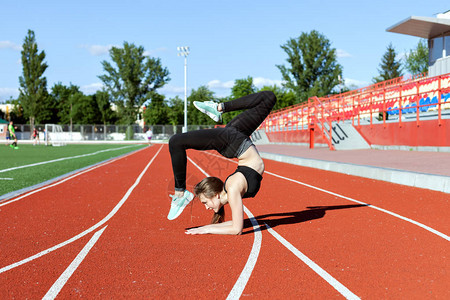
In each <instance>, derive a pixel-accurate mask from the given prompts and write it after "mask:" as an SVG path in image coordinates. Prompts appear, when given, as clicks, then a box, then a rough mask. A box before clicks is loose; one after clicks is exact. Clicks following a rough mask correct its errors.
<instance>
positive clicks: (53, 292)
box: [42, 226, 108, 300]
mask: <svg viewBox="0 0 450 300" xmlns="http://www.w3.org/2000/svg"><path fill="white" fill-rule="evenodd" d="M106 227H108V226H105V227H103V228H102V229H100V230H99V231H97V232H96V233H95V234H94V235H93V236H92V238H91V239H90V240H89V242H88V243H87V244H86V245H85V246H84V248H83V249H82V250H81V252H80V253H78V255H77V257H75V259H74V260H73V261H72V263H71V264H70V265H69V266H68V267H67V269H66V270H65V271H64V272H63V273H62V274H61V276H59V278H58V280H56V281H55V283H54V284H53V285H52V287H51V288H50V289H49V290H48V292H47V294H45V296H44V297H43V298H42V299H45V300H53V299H55V298H56V296H57V295H58V294H59V292H60V291H61V290H62V288H63V287H64V285H65V284H66V282H67V281H68V280H69V278H70V277H71V276H72V274H73V273H74V272H75V271H76V269H77V268H78V267H79V266H80V264H81V263H82V262H83V260H84V258H85V257H86V255H88V253H89V251H90V250H91V249H92V247H94V245H95V243H96V242H97V241H98V239H99V238H100V236H101V235H102V233H103V231H105V229H106Z"/></svg>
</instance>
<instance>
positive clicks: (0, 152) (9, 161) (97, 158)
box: [0, 144, 146, 197]
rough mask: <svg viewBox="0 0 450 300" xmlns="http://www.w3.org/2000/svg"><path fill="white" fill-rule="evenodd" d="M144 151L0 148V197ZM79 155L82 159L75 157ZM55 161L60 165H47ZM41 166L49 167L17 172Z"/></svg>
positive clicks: (102, 147)
mask: <svg viewBox="0 0 450 300" xmlns="http://www.w3.org/2000/svg"><path fill="white" fill-rule="evenodd" d="M143 147H146V145H116V144H114V145H110V144H99V145H67V146H62V147H52V146H43V145H39V146H33V145H20V144H19V149H17V150H15V149H12V148H10V147H9V146H6V145H0V197H1V196H2V195H4V194H7V193H10V192H13V191H17V190H20V189H23V188H26V187H29V186H33V185H35V184H38V183H41V182H45V181H47V180H50V179H52V178H55V177H58V176H61V175H64V174H67V173H69V172H72V171H75V170H78V169H81V168H84V167H87V166H91V165H93V164H96V163H99V162H101V161H104V160H107V159H110V158H113V157H117V156H120V155H123V154H126V153H129V152H132V151H135V150H138V149H141V148H143ZM80 155H84V156H83V157H77V156H80ZM57 159H61V161H55V162H50V161H52V160H57ZM41 162H48V163H45V164H41V165H36V166H27V167H23V168H18V167H21V166H26V165H31V164H36V163H41ZM13 168H18V169H13ZM8 169H12V170H8Z"/></svg>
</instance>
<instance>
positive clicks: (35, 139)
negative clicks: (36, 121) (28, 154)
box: [31, 127, 40, 146]
mask: <svg viewBox="0 0 450 300" xmlns="http://www.w3.org/2000/svg"><path fill="white" fill-rule="evenodd" d="M31 138H32V139H33V146H36V144H37V145H39V144H40V141H39V131H38V130H37V129H36V127H35V128H34V129H33V133H32V135H31Z"/></svg>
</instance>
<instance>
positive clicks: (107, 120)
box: [93, 90, 116, 125]
mask: <svg viewBox="0 0 450 300" xmlns="http://www.w3.org/2000/svg"><path fill="white" fill-rule="evenodd" d="M93 98H94V100H95V103H96V104H97V107H98V109H99V112H100V121H101V124H103V125H106V124H113V123H115V121H116V114H115V112H114V111H113V110H112V108H111V99H110V95H109V93H108V92H107V91H104V90H103V91H97V92H96V93H95V94H94V95H93Z"/></svg>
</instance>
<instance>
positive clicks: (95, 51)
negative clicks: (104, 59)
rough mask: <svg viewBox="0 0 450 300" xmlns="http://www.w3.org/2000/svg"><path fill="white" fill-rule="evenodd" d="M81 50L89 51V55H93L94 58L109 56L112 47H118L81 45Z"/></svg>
mask: <svg viewBox="0 0 450 300" xmlns="http://www.w3.org/2000/svg"><path fill="white" fill-rule="evenodd" d="M80 47H81V48H84V49H87V50H88V51H89V53H91V54H92V55H94V56H100V55H105V54H108V52H109V50H111V48H112V47H118V46H116V45H81V46H80Z"/></svg>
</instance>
